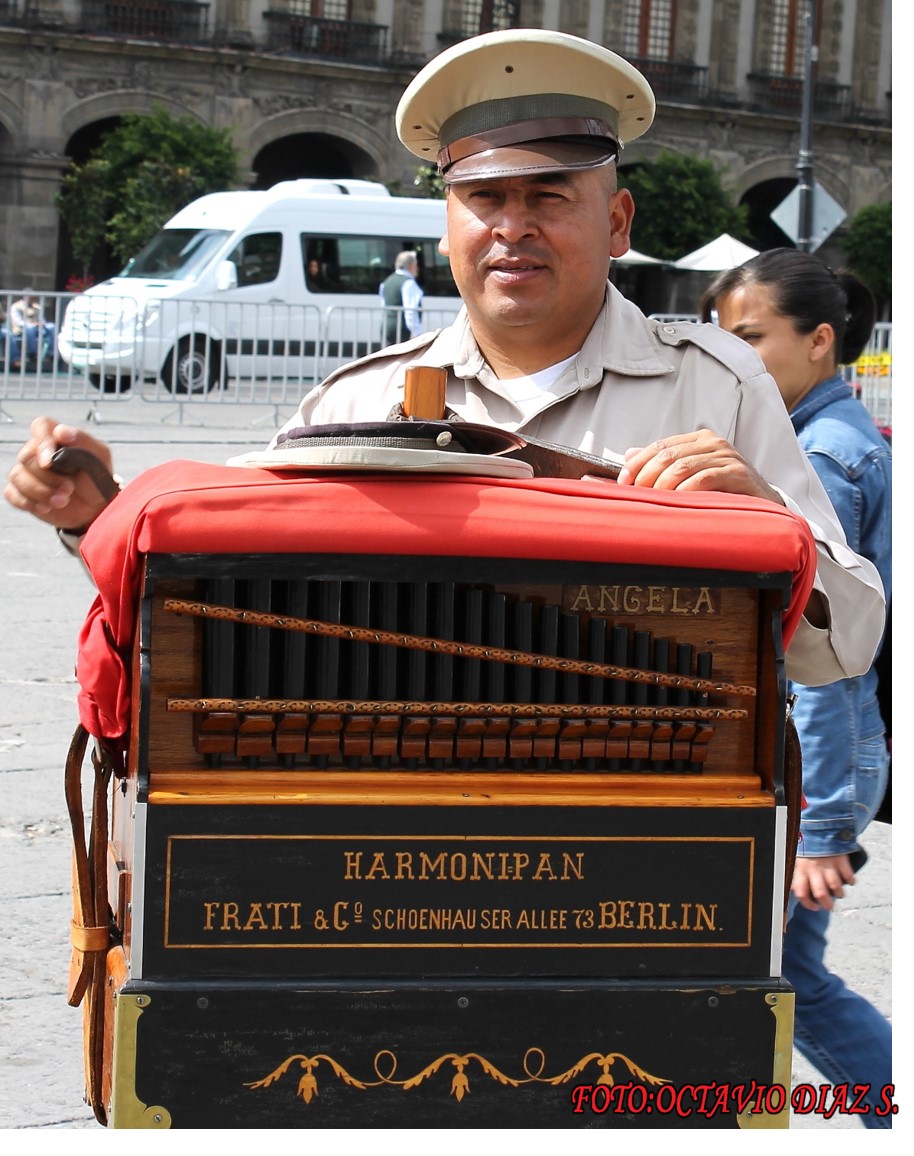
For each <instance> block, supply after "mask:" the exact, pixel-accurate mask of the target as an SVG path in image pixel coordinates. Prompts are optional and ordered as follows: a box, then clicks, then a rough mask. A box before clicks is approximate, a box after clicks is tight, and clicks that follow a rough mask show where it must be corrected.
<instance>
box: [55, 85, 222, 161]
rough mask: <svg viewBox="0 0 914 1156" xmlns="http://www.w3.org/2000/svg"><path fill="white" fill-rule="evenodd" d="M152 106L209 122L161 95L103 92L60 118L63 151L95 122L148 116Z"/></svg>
mask: <svg viewBox="0 0 914 1156" xmlns="http://www.w3.org/2000/svg"><path fill="white" fill-rule="evenodd" d="M152 104H157V105H158V104H160V105H162V106H163V107H164V108H166V109H167V110H168V111H169V112H170V113H172V115H174V116H192V117H195V118H196V119H197V120H199V121H201V122H202V123H204V124H205V123H207V121H206V118H205V117H202V116H200V115H199V114H198V113H197V112H195V111H194V109H192V108H189V107H188V106H187V105H186V104H182V103H181V101H179V100H175V99H174V98H173V97H171V96H165V95H163V94H162V93H158V92H157V93H154V94H153V93H148V92H142V91H140V90H139V89H127V90H119V91H118V92H103V93H98V94H96V95H95V96H89V97H86V99H85V100H80V101H78V102H77V103H76V104H73V105H71V106H70V107H69V108H68V109H67V111H66V112H65V113H64V115H63V117H62V118H61V135H62V137H63V141H62V144H61V148H60V151H61V152H63V150H64V148H65V147H66V144H67V142H68V141H69V139H70V137H72V136H73V134H74V133H76V132H78V131H79V130H80V129H81V128H85V127H86V125H89V124H92V122H93V121H97V120H110V119H112V118H114V117H117V118H118V119H121V118H123V117H124V116H128V115H129V114H131V113H140V114H143V113H148V112H149V108H150V105H152Z"/></svg>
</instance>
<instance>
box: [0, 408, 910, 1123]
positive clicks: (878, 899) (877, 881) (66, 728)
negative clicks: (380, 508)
mask: <svg viewBox="0 0 914 1156" xmlns="http://www.w3.org/2000/svg"><path fill="white" fill-rule="evenodd" d="M86 408H87V407H86V403H85V402H82V403H75V402H70V403H64V404H55V405H54V408H53V413H54V416H55V417H58V418H59V419H60V420H63V421H68V422H72V423H74V424H79V423H84V422H85V420H86V416H87V415H86ZM41 410H42V407H41V405H40V403H39V404H38V405H37V406H36V404H35V403H21V402H16V403H11V402H4V403H3V409H2V412H0V419H2V423H0V478H2V479H4V480H5V478H6V475H7V471H8V469H9V467H10V465H11V464H12V462H13V460H14V458H15V454H16V451H17V449H18V447H19V445H20V444H21V443H22V441H24V440H25V438H26V436H27V433H28V423H29V421H30V420H31V418H32V417H33V416H35V414H37V413H38V412H41ZM276 416H277V415H276V414H275V413H273V412H272V410H271V409H270V408H268V407H267V408H260V409H253V408H244V407H239V406H220V407H206V408H205V410H204V407H202V406H192V405H191V406H188V407H187V411H186V415H185V417H186V420H185V422H184V423H183V424H169V423H168V422H167V421H163V415H162V411H161V409H157V408H156V407H154V406H150V405H148V404H145V403H143V402H141V401H139V400H136V401H129V402H125V403H118V404H117V405H116V406H114V405H111V406H108V407H107V408H106V409H102V411H101V417H102V421H101V423H100V424H99V425H97V426H95V427H93V429H94V432H96V433H97V434H98V436H100V437H102V438H104V439H106V440H107V441H109V442H110V443H111V444H112V445H113V448H114V453H115V462H116V467H117V469H118V470H119V472H120V473H121V474H122V475H123V476H124V477H125V478H126V479H127V480H130V479H131V478H132V477H135V476H136V475H137V474H138V473H140V472H141V471H142V470H144V469H147V468H149V467H150V466H153V465H156V464H158V463H160V462H163V461H168V460H172V459H175V458H190V459H195V460H201V461H210V462H216V463H221V462H223V461H224V460H225V458H226V457H228V456H229V455H231V454H238V453H243V452H244V451H245V450H246V449H254V448H257V447H258V446H261V445H263V444H265V442H266V441H267V440H268V437H269V435H270V433H271V432H272V430H273V428H274V422H275V418H276ZM286 416H290V415H283V414H280V415H279V417H280V419H281V420H285V417H286ZM204 418H205V421H206V425H205V426H203V425H202V424H199V425H198V424H196V423H197V422H202V421H203V420H204ZM0 543H2V546H0V558H2V565H0V593H2V608H3V610H2V621H3V627H2V646H0V902H2V904H3V908H2V909H3V913H4V919H3V934H2V937H0V977H2V983H0V1128H6V1129H73V1128H78V1129H95V1128H97V1127H98V1126H97V1125H96V1123H95V1121H94V1119H93V1117H92V1114H91V1112H90V1111H89V1109H88V1108H87V1107H86V1106H85V1104H84V1103H83V1101H82V1088H83V1077H82V1012H81V1010H78V1009H74V1008H70V1007H68V1006H67V1003H66V983H67V969H68V962H69V943H68V931H69V919H70V915H71V899H70V833H69V823H68V818H67V811H66V807H65V804H64V797H63V765H64V760H65V757H66V753H67V748H68V746H69V742H70V737H71V735H72V733H73V729H74V727H75V725H76V712H75V705H74V702H75V692H76V683H75V679H74V676H73V662H74V656H75V647H76V637H77V632H78V630H79V627H80V625H81V624H82V621H83V618H84V616H85V614H86V611H87V610H88V608H89V605H90V603H91V601H92V595H93V591H92V588H91V586H90V583H89V580H88V578H87V577H86V576H85V574H84V573H83V571H82V570H81V569H80V567H79V565H78V563H76V562H75V561H74V559H72V558H70V557H69V556H68V555H66V554H65V553H64V552H63V551H62V550H61V549H60V548H59V546H58V544H57V542H56V539H55V538H54V535H53V532H52V531H51V530H49V529H48V528H46V527H45V526H43V525H41V524H40V523H39V522H37V521H36V520H35V519H33V518H30V517H27V516H25V515H23V514H21V513H19V512H18V511H15V510H13V509H12V508H11V507H10V506H9V505H8V504H7V503H6V502H5V501H0ZM896 793H897V790H896ZM865 842H866V846H867V850H868V851H869V853H870V861H869V863H868V864H867V867H866V869H865V870H864V871H863V872H862V873H861V875H860V880H859V883H858V884H857V886H856V887H854V888H852V889H851V890H850V892H849V894H848V896H847V897H846V898H845V899H844V900H843V901H842V902H841V903H840V905H839V909H838V913H837V916H836V917H835V918H834V919H833V921H832V927H833V933H832V938H831V944H830V955H829V959H830V963H831V966H832V967H833V968H834V969H835V970H836V971H838V972H839V973H840V974H841V975H843V976H844V977H845V978H846V979H847V981H848V983H849V984H850V985H851V986H852V987H854V988H855V989H856V990H858V991H860V992H861V993H863V994H864V995H866V996H867V997H868V998H869V999H870V1000H871V1001H872V1002H873V1003H874V1004H875V1005H876V1006H877V1007H878V1008H879V1009H880V1010H881V1011H883V1012H884V1013H885V1014H886V1015H891V1013H892V886H891V885H892V828H891V827H889V826H886V825H884V824H874V825H873V826H872V827H871V828H870V831H869V832H868V834H867V838H866V840H865ZM901 974H903V972H902V973H901ZM897 1054H898V1050H897V1049H896V1056H897ZM899 1059H900V1057H898V1058H897V1059H896V1083H897V1084H898V1086H899V1093H898V1095H897V1096H896V1102H897V1103H900V1105H901V1114H900V1116H899V1117H896V1134H897V1132H898V1131H899V1130H903V1129H899V1124H901V1123H903V1122H904V1120H905V1116H904V1114H905V1112H907V1111H911V1110H912V1108H911V1105H909V1104H908V1103H907V1102H906V1101H907V1096H906V1086H905V1084H904V1082H903V1081H902V1080H901V1079H900V1078H899V1072H898V1062H899ZM799 1082H804V1083H812V1084H819V1083H822V1082H824V1081H823V1080H822V1078H821V1077H820V1076H819V1075H818V1073H817V1072H816V1071H815V1070H814V1069H813V1068H811V1067H810V1066H809V1065H808V1064H807V1063H806V1061H804V1060H803V1059H802V1057H800V1056H799V1055H798V1054H797V1053H795V1054H794V1083H795V1084H796V1083H799ZM791 1126H792V1127H793V1128H796V1129H817V1130H825V1129H827V1130H829V1131H831V1132H834V1131H835V1130H839V1129H859V1127H860V1125H859V1124H858V1123H857V1121H856V1120H854V1119H852V1118H849V1117H840V1116H835V1117H833V1118H832V1119H831V1120H828V1121H826V1120H822V1119H821V1118H820V1117H815V1116H805V1117H797V1116H794V1118H793V1120H792V1124H791Z"/></svg>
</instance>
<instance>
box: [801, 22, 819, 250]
mask: <svg viewBox="0 0 914 1156" xmlns="http://www.w3.org/2000/svg"><path fill="white" fill-rule="evenodd" d="M803 19H804V22H805V24H806V47H805V52H804V56H803V111H802V115H801V119H800V149H799V153H798V155H797V187H798V188H799V190H800V204H799V210H800V211H799V220H798V221H797V248H798V249H799V250H800V252H801V253H809V252H811V251H812V222H813V197H814V191H815V186H814V183H813V175H812V106H813V92H814V89H815V65H816V61H817V60H818V58H819V49H818V48H817V47H816V38H815V31H816V29H815V24H816V0H806V13H805V15H804V17H803Z"/></svg>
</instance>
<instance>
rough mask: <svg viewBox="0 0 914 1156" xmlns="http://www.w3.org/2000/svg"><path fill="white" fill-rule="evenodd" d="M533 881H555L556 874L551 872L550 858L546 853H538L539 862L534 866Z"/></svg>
mask: <svg viewBox="0 0 914 1156" xmlns="http://www.w3.org/2000/svg"><path fill="white" fill-rule="evenodd" d="M533 878H534V879H544V878H545V879H556V878H557V876H556V873H555V872H554V871H553V870H552V856H551V855H550V854H549V852H548V851H541V852H540V861H539V863H538V864H537V865H536V870H535V871H534V872H533Z"/></svg>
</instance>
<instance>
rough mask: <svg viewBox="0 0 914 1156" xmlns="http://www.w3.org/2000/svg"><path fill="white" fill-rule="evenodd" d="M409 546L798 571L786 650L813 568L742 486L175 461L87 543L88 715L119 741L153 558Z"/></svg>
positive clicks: (380, 550) (425, 550) (135, 487)
mask: <svg viewBox="0 0 914 1156" xmlns="http://www.w3.org/2000/svg"><path fill="white" fill-rule="evenodd" d="M225 553H249V554H258V555H269V554H298V553H305V554H323V553H328V554H346V553H351V554H373V555H378V554H380V555H383V554H400V555H403V554H405V555H443V556H452V557H493V558H532V559H544V558H556V559H564V560H567V561H588V562H617V563H626V564H642V565H644V564H649V565H652V566H674V567H696V568H702V569H709V570H738V571H746V572H752V573H758V572H766V573H784V572H786V573H790V574H792V575H793V589H792V596H791V601H790V606H789V608H788V609H787V610H786V611H785V613H784V618H783V635H784V644H785V647H786V645H787V644H788V643H789V641H790V638H791V637H792V635H793V632H794V630H795V628H796V625H797V623H798V622H799V619H800V617H801V615H802V609H803V607H804V606H805V604H806V599H807V597H808V595H809V591H810V589H811V587H812V582H813V578H814V577H815V568H816V551H815V543H814V541H813V538H812V535H811V534H810V531H809V528H808V526H807V525H806V523H805V521H804V520H803V519H802V518H800V517H797V516H796V515H795V514H793V513H791V512H790V511H789V510H787V509H786V508H785V507H783V506H780V505H777V504H775V503H772V502H766V501H763V500H761V499H754V498H748V497H744V496H742V495H736V494H687V493H671V492H666V491H660V490H650V489H636V488H632V487H630V486H616V485H615V484H613V483H611V482H600V481H567V480H559V479H553V478H532V479H524V480H506V479H493V478H477V477H463V476H447V477H444V476H442V475H440V474H439V475H434V476H431V475H416V474H409V475H407V474H346V475H339V474H334V475H327V474H324V475H319V474H308V475H290V474H289V473H280V472H272V471H269V470H259V469H242V468H237V467H232V466H213V465H207V464H205V463H201V462H189V461H174V462H169V463H166V464H165V465H162V466H157V467H155V468H153V469H151V470H148V471H146V472H145V473H144V474H141V475H140V476H139V477H138V478H137V479H136V480H135V481H134V482H132V483H131V484H130V485H129V486H127V487H126V488H125V489H124V490H123V491H122V493H121V494H120V495H119V496H118V497H117V498H116V499H115V500H114V501H113V502H112V503H111V505H110V506H109V507H108V508H107V509H106V510H105V511H104V513H103V514H102V515H101V516H100V517H99V518H98V519H97V520H96V522H95V523H94V525H93V526H92V528H91V530H90V531H89V533H88V534H87V535H86V537H85V539H84V540H83V545H82V554H83V557H84V559H85V561H86V564H87V565H88V567H89V570H90V572H91V574H92V577H93V579H94V581H95V583H96V586H97V587H98V596H97V598H96V599H95V602H94V603H93V605H92V608H91V610H90V611H89V614H88V616H87V618H86V621H85V623H84V624H83V627H82V630H81V632H80V636H79V651H78V656H77V667H76V673H77V679H78V681H79V698H78V702H79V716H80V721H81V722H82V723H83V725H84V726H85V727H86V729H87V730H88V731H89V732H90V733H91V734H93V735H95V736H96V737H98V738H104V739H106V740H108V741H109V742H113V743H121V745H122V744H123V741H124V740H125V736H126V732H127V729H128V725H129V719H130V696H131V686H130V670H131V661H132V658H131V655H132V650H133V643H134V634H135V630H136V619H137V611H138V607H139V601H140V595H141V583H142V576H143V563H144V558H145V556H146V555H147V554H225Z"/></svg>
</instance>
